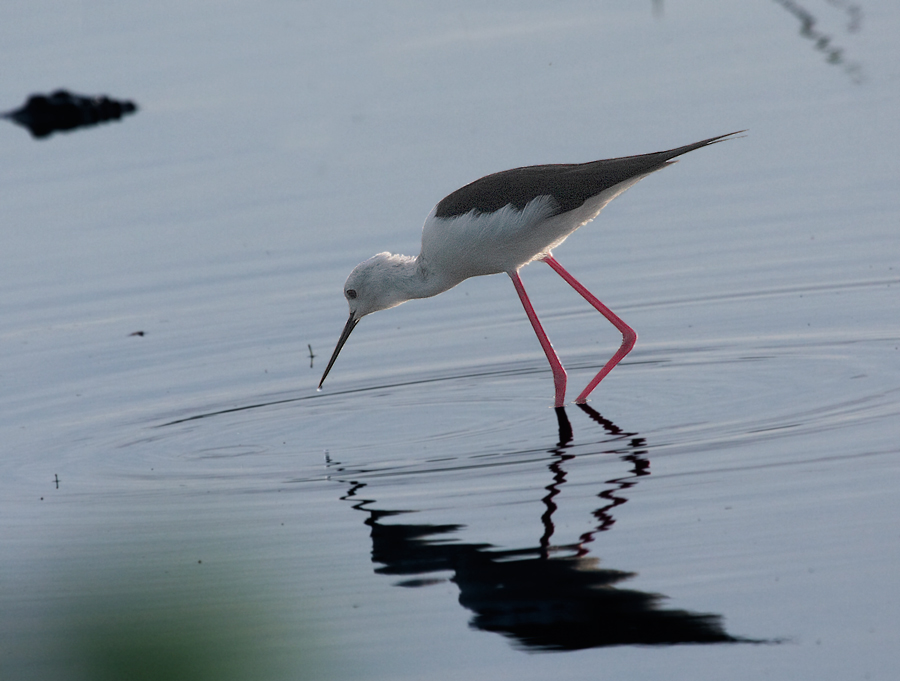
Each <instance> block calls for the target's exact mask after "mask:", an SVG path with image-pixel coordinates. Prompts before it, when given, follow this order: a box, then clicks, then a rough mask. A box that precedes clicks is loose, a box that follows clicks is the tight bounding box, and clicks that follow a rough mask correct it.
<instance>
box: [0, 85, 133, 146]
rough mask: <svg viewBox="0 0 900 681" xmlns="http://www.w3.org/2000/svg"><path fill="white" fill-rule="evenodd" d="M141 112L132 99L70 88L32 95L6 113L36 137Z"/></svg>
mask: <svg viewBox="0 0 900 681" xmlns="http://www.w3.org/2000/svg"><path fill="white" fill-rule="evenodd" d="M135 111H137V105H136V104H135V103H134V102H129V101H122V102H120V101H117V100H115V99H110V98H109V97H107V96H105V95H103V96H100V97H84V96H82V95H76V94H72V93H71V92H68V91H66V90H57V91H56V92H54V93H53V94H50V95H31V97H29V98H28V101H27V102H26V103H25V106H23V107H22V108H20V109H16V110H15V111H10V112H8V113H5V114H3V117H4V118H9V119H10V120H13V121H15V122H16V123H18V124H19V125H21V126H24V127H26V128H28V129H29V130H30V131H31V134H32V135H33V136H34V137H37V138H41V137H47V136H48V135H50V134H51V133H54V132H57V131H59V130H74V129H75V128H81V127H85V126H89V125H97V124H98V123H105V122H106V121H114V120H118V119H119V118H122V116H124V115H125V114H130V113H134V112H135Z"/></svg>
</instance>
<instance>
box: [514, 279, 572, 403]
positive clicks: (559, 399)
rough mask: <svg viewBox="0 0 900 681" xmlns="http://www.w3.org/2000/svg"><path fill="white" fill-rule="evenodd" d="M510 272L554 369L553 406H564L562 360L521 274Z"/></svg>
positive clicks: (564, 381)
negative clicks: (554, 398) (554, 391)
mask: <svg viewBox="0 0 900 681" xmlns="http://www.w3.org/2000/svg"><path fill="white" fill-rule="evenodd" d="M508 274H509V278H510V279H512V283H513V286H515V287H516V293H518V294H519V300H521V301H522V307H524V308H525V314H527V315H528V320H529V321H530V322H531V326H532V327H534V332H535V333H536V334H537V337H538V340H539V341H540V342H541V347H542V348H544V354H545V355H547V361H548V362H550V369H551V370H552V371H553V384H554V385H555V386H556V403H555V404H554V405H553V406H554V407H562V406H564V405H565V403H566V370H565V369H563V365H562V362H560V361H559V357H558V356H557V355H556V351H555V350H554V349H553V345H551V344H550V339H549V338H547V334H546V332H545V331H544V327H543V326H541V322H540V320H539V319H538V316H537V313H536V312H535V311H534V306H533V305H532V304H531V301H530V300H529V299H528V294H527V293H525V286H524V285H523V284H522V278H521V277H520V276H519V273H518V272H509V273H508Z"/></svg>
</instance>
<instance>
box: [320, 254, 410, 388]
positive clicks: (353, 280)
mask: <svg viewBox="0 0 900 681" xmlns="http://www.w3.org/2000/svg"><path fill="white" fill-rule="evenodd" d="M414 272H415V258H412V257H410V256H407V255H394V254H392V253H379V254H378V255H373V256H372V257H371V258H369V259H368V260H365V261H363V262H361V263H360V264H359V265H357V266H356V267H354V268H353V271H352V272H351V273H350V276H349V277H347V282H346V283H345V284H344V298H346V299H347V305H348V306H349V307H350V318H349V319H347V323H346V324H345V325H344V330H343V332H341V337H340V338H339V339H338V343H337V346H336V347H335V349H334V353H332V355H331V359H330V360H329V362H328V366H327V367H326V369H325V373H324V374H322V380H321V381H319V388H321V387H322V384H323V383H324V382H325V377H326V376H328V372H329V371H331V367H332V366H333V365H334V361H335V360H336V359H337V356H338V354H340V352H341V348H343V347H344V343H346V342H347V339H348V338H349V337H350V333H351V332H352V331H353V329H354V328H356V325H357V324H358V323H359V320H360V319H362V318H363V317H365V316H366V315H367V314H372V313H373V312H378V311H379V310H387V309H388V308H391V307H396V306H397V305H400V304H401V303H405V302H406V301H407V300H409V299H410V298H411V297H412V296H411V295H409V293H408V290H409V289H408V287H407V286H405V285H404V284H405V282H406V280H407V279H408V278H409V277H410V276H411V275H412V273H414Z"/></svg>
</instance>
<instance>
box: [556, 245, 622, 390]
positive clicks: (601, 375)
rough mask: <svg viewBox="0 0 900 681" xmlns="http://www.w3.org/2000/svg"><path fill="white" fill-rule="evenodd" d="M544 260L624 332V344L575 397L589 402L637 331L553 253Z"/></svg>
mask: <svg viewBox="0 0 900 681" xmlns="http://www.w3.org/2000/svg"><path fill="white" fill-rule="evenodd" d="M543 260H544V262H545V263H547V264H548V265H550V267H552V268H553V269H554V270H555V271H556V273H557V274H558V275H559V276H561V277H562V278H563V279H565V280H566V283H568V284H569V286H571V287H572V288H574V289H575V290H576V291H578V293H580V294H581V296H582V297H583V298H584V299H585V300H586V301H588V302H589V303H590V304H591V305H593V306H594V307H595V308H597V310H598V311H599V312H600V314H602V315H603V316H604V317H606V318H607V319H608V320H609V321H610V322H612V324H613V326H615V327H616V328H617V329H618V330H619V331H621V332H622V345H620V346H619V349H618V351H616V354H614V355H613V356H612V357H611V358H610V360H609V361H608V362H607V363H606V365H605V366H604V367H603V368H602V369H600V372H599V373H598V374H597V375H596V376H594V380H592V381H591V382H590V383H588V384H587V387H586V388H585V389H584V390H582V391H581V394H580V395H579V396H578V397H576V398H575V403H576V404H584V403H585V402H587V396H588V395H590V394H591V391H592V390H593V389H594V388H596V387H597V384H598V383H600V381H602V380H603V379H604V378H605V377H606V374H608V373H609V372H610V371H612V369H613V367H614V366H616V364H618V363H619V362H620V361H622V358H623V357H625V355H627V354H628V353H629V352H631V349H632V348H633V347H634V344H635V343H636V342H637V333H636V332H635V330H634V329H632V328H631V327H630V326H628V324H626V323H625V322H623V321H622V320H621V319H620V318H619V317H618V316H617V315H616V314H615V313H614V312H613V311H612V310H610V309H609V308H608V307H606V305H604V304H603V303H601V302H600V301H599V300H598V299H597V297H596V296H595V295H594V294H593V293H591V292H590V291H588V290H587V289H586V288H585V287H584V286H583V285H582V284H581V283H580V282H579V281H578V280H577V279H575V277H573V276H572V275H571V274H569V273H568V272H567V271H566V270H565V269H563V266H562V265H560V264H559V263H558V262H556V260H555V259H554V258H553V256H552V255H547V256H544V258H543Z"/></svg>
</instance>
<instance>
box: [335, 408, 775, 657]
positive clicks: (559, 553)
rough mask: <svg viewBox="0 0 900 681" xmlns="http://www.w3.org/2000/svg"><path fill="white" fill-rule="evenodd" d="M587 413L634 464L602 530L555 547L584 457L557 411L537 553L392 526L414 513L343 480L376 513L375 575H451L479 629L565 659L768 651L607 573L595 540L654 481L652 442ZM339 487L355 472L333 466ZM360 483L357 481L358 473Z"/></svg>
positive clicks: (423, 582) (608, 495)
mask: <svg viewBox="0 0 900 681" xmlns="http://www.w3.org/2000/svg"><path fill="white" fill-rule="evenodd" d="M579 408H580V409H581V410H582V411H584V412H585V413H587V414H588V416H589V417H590V418H591V419H593V420H594V421H596V422H597V423H599V424H600V425H601V426H602V427H603V428H604V430H605V431H606V433H607V435H609V436H611V439H610V440H605V441H604V445H608V444H610V443H612V444H613V446H612V447H611V448H609V449H606V450H605V451H604V453H609V454H614V455H616V456H618V457H619V459H620V460H621V461H623V462H625V463H627V464H628V465H629V467H630V468H629V472H628V474H627V475H624V476H622V477H620V478H616V479H614V480H609V481H607V482H606V485H607V487H606V488H605V489H604V490H603V491H601V492H600V493H599V494H598V498H600V499H601V500H603V502H604V503H603V504H602V505H601V506H600V507H598V508H597V509H596V510H595V511H594V512H593V516H594V519H595V521H596V525H595V527H594V529H592V530H591V531H589V532H586V533H584V534H582V535H581V536H580V537H579V540H578V541H577V542H576V543H574V544H569V545H558V544H557V545H554V544H552V543H551V538H552V536H553V534H554V524H553V516H554V513H555V512H556V510H557V505H556V502H555V501H554V498H555V497H556V496H557V495H558V494H559V493H560V488H561V487H562V485H564V484H565V482H566V475H567V474H566V462H568V461H570V460H572V459H573V458H575V455H574V454H572V453H570V452H568V451H567V450H568V449H569V448H570V447H571V441H572V427H571V424H570V422H569V419H568V416H567V415H566V412H565V408H563V407H559V408H557V409H556V415H557V419H558V422H559V442H558V444H557V446H556V447H554V448H553V449H551V450H550V453H551V455H552V461H551V462H550V464H549V465H548V469H549V471H550V473H551V474H552V482H551V483H550V484H549V485H547V487H546V488H545V489H546V492H547V493H546V495H545V496H544V497H543V499H542V501H543V505H544V507H545V510H544V512H543V514H542V515H541V523H542V525H543V534H542V536H541V538H540V541H539V542H538V545H537V546H534V547H530V548H520V549H499V548H495V547H493V546H492V545H491V544H487V543H480V544H475V543H461V542H453V541H448V540H449V539H450V537H451V536H452V535H455V534H457V533H458V532H459V531H460V530H461V529H462V528H463V526H462V525H458V524H443V525H435V524H427V523H424V524H412V523H397V522H389V523H386V522H384V521H385V520H386V519H388V518H396V517H398V516H401V515H405V514H407V513H411V512H412V511H409V510H382V509H375V508H373V506H374V505H375V504H376V503H377V502H376V500H375V499H367V498H363V497H362V496H361V492H362V491H363V489H364V488H365V487H366V483H364V482H360V481H359V480H348V479H346V478H344V481H345V482H346V483H347V484H349V485H350V489H349V491H348V492H347V494H346V495H344V496H343V497H342V499H344V500H347V501H351V502H353V508H355V509H357V510H359V511H362V512H364V513H366V514H367V518H366V520H365V524H366V525H368V526H369V528H370V529H371V538H372V561H373V562H374V563H378V564H380V567H378V568H377V569H376V570H375V572H376V573H378V574H383V575H396V576H401V577H403V578H404V579H403V580H402V581H400V582H399V583H398V584H397V585H398V586H406V587H420V586H427V585H429V584H435V583H441V582H444V581H446V580H445V579H444V578H442V577H428V576H427V575H429V574H433V573H438V572H450V573H452V577H451V578H450V581H452V582H453V583H455V584H456V585H457V587H458V588H459V590H460V595H459V602H460V604H461V605H462V606H463V607H465V608H467V609H469V610H471V611H472V612H473V613H474V617H473V618H472V620H471V626H472V627H474V628H476V629H481V630H484V631H492V632H495V633H499V634H503V635H504V636H507V637H509V638H511V639H512V640H514V641H515V642H516V643H517V644H518V645H520V646H522V647H523V648H526V649H531V650H545V651H552V650H557V651H565V650H579V649H584V648H596V647H603V646H616V645H675V644H682V643H759V642H762V641H753V640H751V639H746V638H738V637H735V636H732V635H731V634H729V633H727V632H726V631H725V629H724V627H723V625H722V618H721V616H720V615H715V614H708V613H696V612H690V611H687V610H679V609H665V608H663V607H662V601H663V600H664V598H665V597H664V596H662V595H661V594H657V593H650V592H645V591H639V590H636V589H627V588H622V587H621V586H620V585H621V583H622V582H625V581H627V580H628V579H630V578H632V577H634V576H635V575H636V573H635V572H628V571H623V570H613V569H605V568H600V567H598V563H599V559H597V558H595V557H590V556H588V548H587V545H588V544H590V543H591V542H593V541H594V538H595V536H596V535H597V534H598V533H600V532H604V531H606V530H609V529H610V528H612V526H613V524H614V523H615V518H614V517H613V515H612V511H613V509H614V508H616V507H617V506H620V505H621V504H624V503H625V502H626V501H627V498H626V497H625V496H624V494H623V493H624V492H625V491H626V490H628V489H629V488H631V487H633V486H634V485H636V484H637V482H638V480H639V479H640V478H641V477H642V476H647V475H650V462H649V460H648V459H647V451H646V449H645V442H644V439H643V438H641V437H638V436H637V434H635V433H627V432H624V431H622V430H621V429H620V428H618V427H617V426H616V425H615V424H614V423H612V422H611V421H609V420H608V419H605V418H604V417H603V416H601V415H600V414H599V413H597V412H596V411H595V410H593V409H591V408H590V407H589V406H587V405H579ZM329 467H330V468H331V469H332V474H333V475H332V479H335V478H338V479H340V478H343V476H344V475H347V474H348V473H350V471H346V470H344V469H342V467H341V466H340V464H338V463H336V462H334V461H329ZM350 474H351V475H352V473H350Z"/></svg>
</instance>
